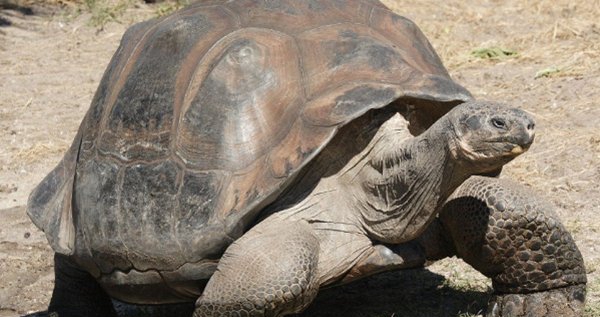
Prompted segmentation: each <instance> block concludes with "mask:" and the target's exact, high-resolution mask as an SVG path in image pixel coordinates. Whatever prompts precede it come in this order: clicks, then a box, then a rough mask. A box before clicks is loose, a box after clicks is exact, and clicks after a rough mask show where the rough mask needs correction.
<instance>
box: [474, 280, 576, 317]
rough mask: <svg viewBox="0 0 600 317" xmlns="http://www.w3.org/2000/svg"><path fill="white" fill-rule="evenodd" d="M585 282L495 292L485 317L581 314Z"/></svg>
mask: <svg viewBox="0 0 600 317" xmlns="http://www.w3.org/2000/svg"><path fill="white" fill-rule="evenodd" d="M584 302H585V284H580V285H574V286H568V287H563V288H556V289H551V290H547V291H543V292H537V293H529V294H496V295H494V296H493V297H492V298H491V299H490V302H489V304H488V312H487V315H486V316H487V317H520V316H527V317H558V316H561V317H571V316H572V317H575V316H582V315H583V309H584Z"/></svg>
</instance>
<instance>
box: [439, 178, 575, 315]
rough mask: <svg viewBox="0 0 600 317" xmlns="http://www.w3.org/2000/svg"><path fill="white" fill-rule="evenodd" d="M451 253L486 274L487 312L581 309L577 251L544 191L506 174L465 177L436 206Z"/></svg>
mask: <svg viewBox="0 0 600 317" xmlns="http://www.w3.org/2000/svg"><path fill="white" fill-rule="evenodd" d="M440 220H441V224H442V227H443V228H444V229H445V234H446V235H448V236H449V237H451V239H452V241H453V244H454V249H455V251H456V253H457V255H458V256H459V257H461V258H463V259H464V260H465V261H466V262H467V263H469V264H470V265H471V266H473V267H474V268H475V269H477V270H478V271H480V272H481V273H483V274H485V275H486V276H488V277H491V278H492V282H493V286H494V290H495V291H496V294H495V295H494V297H493V298H492V299H491V301H490V303H489V308H488V313H487V316H494V317H496V316H511V317H512V316H514V317H519V316H533V317H537V316H539V317H542V316H581V314H582V313H583V306H584V300H585V291H586V288H585V285H586V275H585V267H584V264H583V259H582V256H581V253H580V252H579V250H578V249H577V246H576V245H575V242H574V241H573V238H572V237H571V235H570V234H569V232H567V230H566V229H565V227H564V226H563V225H562V223H561V222H560V220H559V219H558V217H557V216H556V214H555V212H554V207H553V206H552V205H550V204H549V203H548V202H547V199H544V198H543V197H540V196H538V195H536V194H535V193H533V192H532V191H531V190H529V189H527V188H525V187H523V186H520V185H518V184H515V183H513V182H510V181H506V180H500V179H496V178H489V177H481V176H477V177H471V178H470V179H468V180H467V181H466V182H465V183H463V184H462V185H461V186H460V187H459V188H458V189H457V190H456V191H455V192H454V194H453V195H452V197H451V198H450V199H449V200H448V201H447V203H446V205H445V206H444V209H443V211H442V212H441V213H440Z"/></svg>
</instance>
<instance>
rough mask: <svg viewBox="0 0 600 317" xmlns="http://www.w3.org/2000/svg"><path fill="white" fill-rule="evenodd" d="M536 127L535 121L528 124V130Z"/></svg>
mask: <svg viewBox="0 0 600 317" xmlns="http://www.w3.org/2000/svg"><path fill="white" fill-rule="evenodd" d="M534 128H535V123H533V122H530V123H529V124H528V125H527V130H533V129H534Z"/></svg>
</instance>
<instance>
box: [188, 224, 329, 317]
mask: <svg viewBox="0 0 600 317" xmlns="http://www.w3.org/2000/svg"><path fill="white" fill-rule="evenodd" d="M318 257H319V240H318V239H317V237H316V236H315V235H314V233H313V231H312V228H311V227H310V226H309V224H308V223H306V222H305V221H280V220H275V221H273V220H272V219H267V220H265V221H263V222H261V223H260V224H258V225H257V226H256V227H254V228H252V229H251V230H250V231H249V232H247V233H246V234H245V235H244V236H242V237H241V238H240V239H238V240H237V241H235V242H234V243H233V244H232V245H231V246H229V248H227V250H226V251H225V254H224V255H223V257H222V258H221V260H220V261H219V264H218V266H217V271H216V272H215V273H214V274H213V276H212V277H211V278H210V280H209V282H208V284H207V285H206V288H205V289H204V292H203V293H202V296H201V297H200V298H199V299H198V301H197V302H196V310H195V312H194V316H195V317H200V316H202V317H204V316H283V315H287V314H290V313H297V312H300V311H302V310H303V309H304V308H305V307H306V306H308V304H310V302H312V300H313V299H314V298H315V296H316V294H317V291H318V288H319V285H318V281H317V279H318V277H317V266H318Z"/></svg>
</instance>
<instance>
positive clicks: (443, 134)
mask: <svg viewBox="0 0 600 317" xmlns="http://www.w3.org/2000/svg"><path fill="white" fill-rule="evenodd" d="M446 124H447V122H446V121H445V120H439V121H438V122H437V123H436V124H434V125H433V126H432V127H430V128H429V129H428V130H427V131H425V132H424V133H423V134H421V135H419V136H417V137H414V138H409V139H406V140H405V141H404V142H402V143H400V144H394V135H393V133H391V134H389V135H385V136H383V137H382V138H381V139H380V140H378V141H377V144H375V145H374V146H373V152H372V153H373V155H371V157H370V158H369V162H368V163H367V164H366V165H365V167H364V168H363V171H362V177H361V183H360V184H359V186H358V187H359V189H358V190H359V191H360V193H358V194H357V195H356V197H357V198H358V205H359V206H358V208H359V210H360V213H361V218H362V222H363V226H364V227H365V229H366V231H367V232H369V234H370V235H371V236H372V237H373V238H374V239H376V240H379V241H382V242H387V243H401V242H405V241H408V240H411V239H413V238H415V237H416V236H417V235H418V234H420V233H421V232H422V231H423V230H424V229H425V228H426V226H427V224H428V223H429V222H430V221H431V220H432V219H433V217H434V216H435V214H436V213H437V211H438V207H439V206H440V205H441V204H442V203H443V202H444V201H445V199H446V198H447V197H448V196H449V195H450V194H451V193H452V192H453V191H454V189H456V188H457V187H458V186H459V185H460V183H462V181H464V180H465V179H466V177H467V176H466V175H458V174H457V170H458V169H457V166H456V164H455V163H454V160H453V159H452V156H451V154H450V151H449V146H450V144H451V141H452V139H451V138H453V136H452V135H451V134H449V133H448V131H450V130H451V129H448V128H447V126H446Z"/></svg>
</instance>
